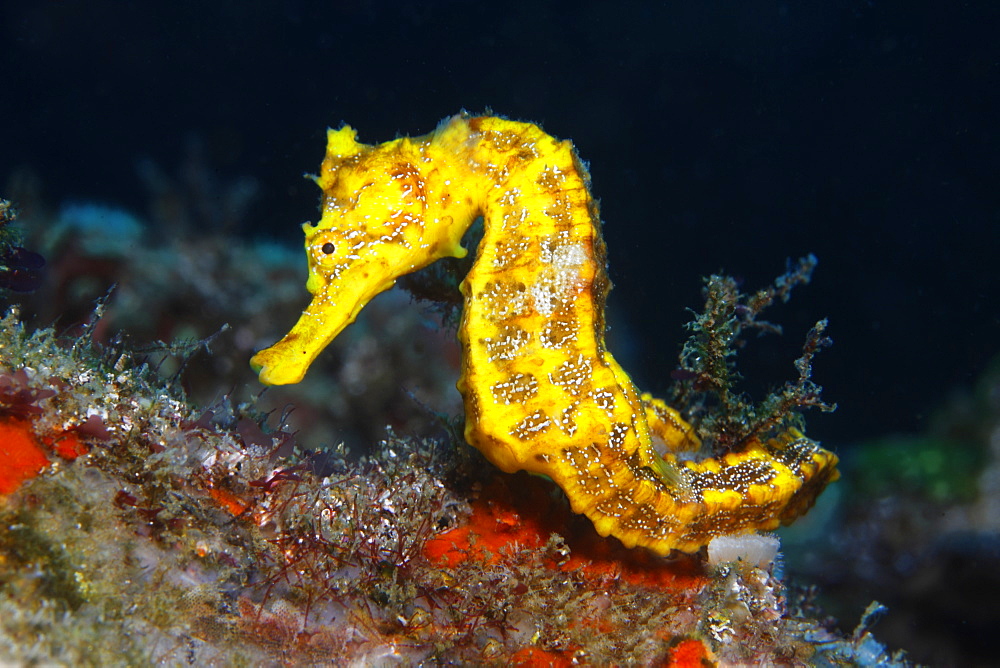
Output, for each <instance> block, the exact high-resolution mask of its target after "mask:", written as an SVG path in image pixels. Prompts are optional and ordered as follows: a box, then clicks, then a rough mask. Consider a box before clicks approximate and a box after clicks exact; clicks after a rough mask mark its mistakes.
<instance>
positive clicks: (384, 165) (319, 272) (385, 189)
mask: <svg viewBox="0 0 1000 668" xmlns="http://www.w3.org/2000/svg"><path fill="white" fill-rule="evenodd" d="M431 144H432V140H431V139H430V138H428V139H409V138H401V139H397V140H395V141H391V142H386V143H384V144H379V145H377V146H367V145H365V144H360V143H358V142H357V140H356V132H355V131H354V130H353V129H352V128H351V127H349V126H344V127H342V128H340V129H339V130H330V131H329V132H328V134H327V153H326V158H325V159H324V161H323V165H322V167H321V170H320V174H319V175H318V176H316V177H314V180H315V181H316V183H317V184H318V185H319V186H320V188H321V189H322V190H323V203H322V208H321V211H322V215H321V218H320V220H319V222H318V223H315V224H310V223H306V224H304V225H303V226H302V229H303V231H304V232H305V237H306V239H305V250H306V257H307V261H308V265H309V278H308V280H307V282H306V288H307V289H308V290H309V292H310V293H311V294H312V301H311V302H310V304H309V306H308V307H307V308H306V310H305V311H303V312H302V316H301V317H300V318H299V320H298V322H297V323H296V324H295V326H294V327H293V328H292V330H291V331H290V332H289V333H288V334H287V335H286V336H285V337H284V338H283V339H281V340H280V341H279V342H278V343H276V344H274V345H273V346H271V347H270V348H267V349H265V350H262V351H260V352H259V353H257V354H256V355H254V357H253V359H251V361H250V363H251V365H252V366H253V367H254V368H255V369H256V370H257V371H258V372H259V374H260V380H261V382H263V383H266V384H269V385H284V384H288V383H297V382H299V381H300V380H302V378H303V376H304V375H305V373H306V370H307V369H308V368H309V365H310V364H311V363H312V362H313V360H314V359H316V356H317V355H319V353H320V352H321V351H322V350H323V349H324V348H325V347H326V346H327V344H328V343H330V341H332V340H333V339H334V338H335V337H336V336H337V335H338V334H339V333H340V332H341V331H342V330H343V329H344V327H346V326H347V325H349V324H350V323H352V322H354V319H355V318H356V317H357V315H358V312H359V311H361V309H362V308H363V307H364V305H365V304H367V303H368V301H369V300H371V299H372V298H373V297H375V295H377V294H379V293H380V292H383V291H384V290H387V289H389V288H390V287H392V285H393V284H394V283H395V281H396V279H397V278H398V277H399V276H402V275H403V274H407V273H409V272H411V271H414V270H416V269H419V268H421V267H423V266H426V265H427V264H429V263H431V262H433V261H434V260H437V259H439V258H441V257H445V256H447V255H454V256H459V257H461V256H462V255H464V254H465V250H464V249H463V248H462V247H461V245H460V243H459V239H460V237H461V234H462V231H463V230H462V229H459V226H457V225H454V224H452V218H453V217H452V213H454V212H453V211H452V209H454V208H455V207H454V206H452V203H451V202H450V201H449V200H448V198H442V197H441V195H440V193H441V192H443V186H442V185H440V184H442V183H444V182H445V181H448V178H447V175H445V174H443V173H442V172H441V170H440V169H439V168H435V169H433V170H430V169H428V168H427V167H425V165H427V164H428V163H429V162H430V161H429V160H428V159H427V154H428V152H429V151H433V148H432V146H431Z"/></svg>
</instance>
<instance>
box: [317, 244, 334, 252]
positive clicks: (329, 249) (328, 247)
mask: <svg viewBox="0 0 1000 668" xmlns="http://www.w3.org/2000/svg"><path fill="white" fill-rule="evenodd" d="M320 250H321V251H323V252H324V253H326V254H327V255H333V250H334V246H333V244H332V243H330V242H329V241H327V242H326V243H325V244H323V247H322V248H320Z"/></svg>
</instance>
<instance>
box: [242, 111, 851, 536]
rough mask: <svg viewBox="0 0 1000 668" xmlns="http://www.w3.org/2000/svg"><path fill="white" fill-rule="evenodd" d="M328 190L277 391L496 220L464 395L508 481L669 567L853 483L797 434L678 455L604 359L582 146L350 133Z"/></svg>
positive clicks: (594, 234)
mask: <svg viewBox="0 0 1000 668" xmlns="http://www.w3.org/2000/svg"><path fill="white" fill-rule="evenodd" d="M319 182H320V184H321V186H323V188H324V192H325V194H326V198H325V203H324V215H323V219H322V220H321V221H320V223H319V224H318V226H317V228H312V229H307V230H306V233H307V241H306V247H307V253H308V254H309V258H310V281H309V285H308V287H309V289H310V291H311V292H313V294H314V301H313V304H312V305H310V308H309V309H308V310H307V311H306V312H305V313H304V314H303V317H302V318H301V319H300V321H299V323H297V324H296V326H295V327H294V328H293V329H292V331H291V332H290V333H289V335H288V336H286V337H285V338H284V339H282V341H281V342H279V343H278V344H275V346H272V347H271V348H269V349H267V350H264V351H261V352H260V353H258V354H257V355H256V356H255V357H254V359H253V360H252V363H253V364H254V365H255V366H256V367H258V368H259V369H260V370H261V379H262V380H263V381H265V382H277V383H280V382H295V381H296V380H297V379H298V378H301V374H302V373H304V371H305V368H306V367H307V366H308V364H309V363H310V362H311V361H312V359H313V357H315V354H317V353H318V350H319V349H321V348H322V347H323V346H325V345H326V343H328V342H329V340H331V339H332V338H333V336H335V335H336V333H337V332H339V331H340V329H342V328H343V326H345V325H346V324H347V323H349V322H351V321H352V320H353V319H354V316H355V315H356V314H357V312H358V310H360V308H361V307H363V306H364V304H365V303H366V302H367V301H368V299H370V298H371V296H373V295H374V294H376V293H377V292H379V291H381V290H384V289H387V288H388V287H389V286H391V285H392V283H393V282H394V280H395V278H396V277H398V276H400V275H402V274H405V273H408V272H409V271H413V270H414V269H415V268H419V267H421V266H424V265H426V264H428V263H429V262H432V261H434V260H435V259H437V258H439V257H443V256H445V255H449V254H450V255H460V254H462V253H463V252H464V251H463V250H462V249H461V248H460V247H459V246H458V239H460V238H461V235H462V233H463V232H464V231H465V229H467V227H468V226H469V225H470V224H471V223H472V221H473V220H474V219H475V218H476V217H477V216H478V215H482V216H483V217H484V229H485V231H484V237H483V240H482V242H481V243H480V246H479V249H478V253H477V257H476V261H475V263H474V265H473V267H472V269H471V270H470V272H469V274H468V276H467V277H466V279H465V281H464V282H463V284H462V293H463V295H464V296H465V302H466V303H465V309H464V311H463V318H462V324H461V327H460V330H459V339H460V341H461V344H462V348H463V353H464V354H463V371H462V377H461V379H460V381H459V384H458V387H459V390H460V391H461V392H462V394H463V397H464V399H465V409H466V429H465V434H466V439H467V440H468V441H469V443H471V444H472V445H474V446H475V447H477V448H478V449H479V450H480V451H482V452H483V454H484V455H485V456H486V457H487V459H489V460H490V461H491V462H493V463H494V464H495V465H497V466H498V467H499V468H501V469H503V470H504V471H509V472H511V471H517V470H522V469H523V470H527V471H531V472H534V473H539V474H544V475H546V476H549V477H550V478H552V479H553V480H554V481H555V482H556V483H557V484H558V485H559V486H560V487H561V488H562V489H563V490H564V491H565V492H566V495H567V498H568V499H569V501H570V503H571V505H572V507H573V509H574V510H575V511H576V512H579V513H583V514H585V515H586V516H587V517H589V518H590V519H591V520H592V521H593V523H594V526H595V527H596V528H597V530H598V531H599V532H600V533H601V534H602V535H605V536H607V535H614V536H616V537H617V538H619V539H620V540H621V541H622V542H623V543H624V544H626V545H628V546H630V547H631V546H636V545H643V546H646V547H649V548H651V549H653V550H656V551H658V552H661V553H665V552H668V551H669V550H671V549H679V550H684V551H689V552H690V551H695V550H697V549H699V548H700V547H701V546H702V545H704V544H706V543H707V542H708V541H710V540H711V539H712V538H713V537H715V536H718V535H723V534H732V533H741V532H746V531H753V530H758V529H771V528H774V527H776V526H777V525H778V524H779V523H780V522H782V521H790V520H791V519H794V517H796V516H798V515H799V514H801V513H802V512H804V511H805V510H807V509H808V507H809V506H810V505H811V504H812V502H813V500H814V499H815V497H816V495H818V494H819V492H820V491H821V490H822V489H823V487H824V486H825V485H826V484H827V483H828V482H829V481H831V480H833V479H835V478H836V475H837V474H836V468H835V466H836V461H837V460H836V456H835V455H833V454H832V453H829V452H827V451H825V450H823V449H821V448H820V447H819V446H818V445H816V444H815V443H814V442H813V441H810V440H809V439H807V438H805V437H804V436H802V434H800V433H798V432H797V431H795V430H789V431H788V432H785V433H781V434H779V435H778V436H776V437H775V438H773V439H770V440H768V441H767V442H761V441H759V440H758V439H750V440H749V442H747V443H746V444H745V447H744V448H743V449H742V450H741V451H740V452H733V453H728V454H725V455H724V456H722V457H719V458H706V459H702V460H700V461H694V460H688V461H681V460H680V459H679V458H678V456H677V453H678V452H684V451H695V450H697V449H698V440H697V437H696V436H695V435H694V434H693V430H692V429H691V428H690V426H689V425H687V424H686V423H684V421H683V420H682V419H681V418H680V416H679V415H678V414H677V413H676V411H673V410H672V409H670V408H669V407H667V406H666V405H665V404H663V402H660V401H658V400H655V399H653V398H652V397H648V396H643V397H640V396H639V393H638V392H637V390H636V388H635V387H634V385H633V383H632V381H631V379H630V378H629V376H628V375H627V374H626V373H625V372H624V371H623V370H622V368H621V367H620V366H619V365H618V363H617V362H616V361H615V360H614V357H613V356H612V355H611V354H610V353H609V352H608V351H607V349H606V347H605V343H604V328H605V325H604V304H605V299H606V296H607V293H608V291H609V289H610V283H609V281H608V278H607V273H606V269H605V248H604V241H603V239H602V237H601V232H600V219H599V215H598V211H597V205H596V203H595V202H594V200H593V198H592V197H591V194H590V187H589V186H590V184H589V175H588V173H587V171H586V168H585V167H584V166H583V165H582V163H581V162H580V161H579V159H578V158H577V156H576V154H575V152H574V150H573V147H572V145H571V144H570V142H568V141H559V140H557V139H555V138H553V137H551V136H549V135H547V134H545V133H544V132H543V131H542V130H541V129H540V128H538V127H537V126H535V125H532V124H529V123H518V122H514V121H508V120H505V119H501V118H494V117H479V118H470V117H467V116H456V117H454V118H453V119H450V120H449V121H448V122H446V123H444V124H442V125H441V126H440V127H439V128H438V130H437V131H436V132H435V133H433V134H432V135H429V136H427V137H422V138H417V139H413V140H410V139H406V138H404V139H400V140H395V141H393V142H387V143H386V144H381V145H378V146H375V147H369V146H364V145H361V144H357V143H356V142H355V141H354V133H353V131H352V130H351V129H350V128H344V129H341V130H340V131H338V132H331V135H330V141H329V146H328V156H327V159H326V161H324V168H323V173H322V175H321V176H320V177H319ZM394 221H395V222H394ZM345 249H346V250H345ZM358 267H361V268H358ZM285 368H287V369H288V372H283V371H282V369H285ZM292 369H294V371H292ZM654 438H656V439H658V440H659V441H660V442H661V443H662V445H663V446H665V451H664V453H663V454H662V455H661V454H658V453H657V452H656V450H655V449H654V447H653V439H654Z"/></svg>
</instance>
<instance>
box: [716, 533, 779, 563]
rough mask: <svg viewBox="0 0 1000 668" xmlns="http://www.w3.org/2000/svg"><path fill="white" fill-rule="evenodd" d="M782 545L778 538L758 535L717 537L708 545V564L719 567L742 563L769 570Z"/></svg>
mask: <svg viewBox="0 0 1000 668" xmlns="http://www.w3.org/2000/svg"><path fill="white" fill-rule="evenodd" d="M780 544H781V543H780V541H779V540H778V538H777V536H771V535H761V534H756V533H750V534H743V535H741V536H716V537H715V538H713V539H712V541H711V542H710V543H709V544H708V563H710V564H711V565H713V566H718V565H720V564H724V563H727V562H732V561H742V562H743V563H747V564H752V565H754V566H757V567H758V568H767V567H768V566H770V565H771V564H772V563H774V559H775V557H777V556H778V547H779V546H780Z"/></svg>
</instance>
